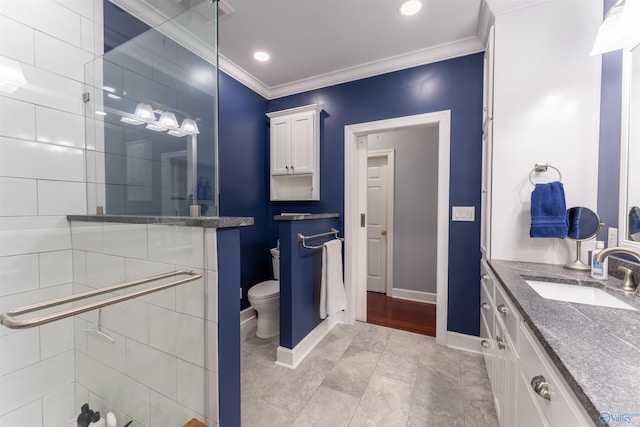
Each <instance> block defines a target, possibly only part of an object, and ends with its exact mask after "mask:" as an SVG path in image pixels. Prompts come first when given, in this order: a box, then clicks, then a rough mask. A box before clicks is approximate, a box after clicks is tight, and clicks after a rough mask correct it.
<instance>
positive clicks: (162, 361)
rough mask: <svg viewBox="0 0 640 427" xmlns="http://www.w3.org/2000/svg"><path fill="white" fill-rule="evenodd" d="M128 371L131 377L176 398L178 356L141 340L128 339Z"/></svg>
mask: <svg viewBox="0 0 640 427" xmlns="http://www.w3.org/2000/svg"><path fill="white" fill-rule="evenodd" d="M126 346H127V371H126V374H127V375H129V376H130V377H131V378H133V379H135V380H137V381H139V382H141V383H142V384H144V385H146V386H147V387H149V388H150V389H152V390H156V391H157V392H159V393H162V394H164V395H165V396H168V397H170V398H171V399H173V400H175V399H176V377H177V368H176V363H177V362H176V360H177V359H176V358H175V357H172V356H170V355H168V354H166V353H163V352H161V351H159V350H156V349H155V348H152V347H149V346H147V345H144V344H140V343H139V342H136V341H133V340H130V339H128V340H127V344H126Z"/></svg>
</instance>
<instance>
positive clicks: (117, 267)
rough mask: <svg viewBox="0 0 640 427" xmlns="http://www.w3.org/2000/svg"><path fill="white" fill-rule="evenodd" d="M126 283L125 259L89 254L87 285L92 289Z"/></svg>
mask: <svg viewBox="0 0 640 427" xmlns="http://www.w3.org/2000/svg"><path fill="white" fill-rule="evenodd" d="M123 282H124V258H122V257H118V256H113V255H105V254H100V253H94V252H87V283H86V285H87V286H89V287H91V288H101V287H104V286H107V285H117V284H119V283H123Z"/></svg>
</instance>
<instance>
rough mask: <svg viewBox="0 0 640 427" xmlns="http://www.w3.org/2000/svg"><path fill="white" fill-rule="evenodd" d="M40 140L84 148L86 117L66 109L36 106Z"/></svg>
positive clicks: (37, 128)
mask: <svg viewBox="0 0 640 427" xmlns="http://www.w3.org/2000/svg"><path fill="white" fill-rule="evenodd" d="M36 133H37V141H38V142H46V143H50V144H56V145H64V146H67V147H75V148H84V146H85V144H84V141H85V135H84V117H83V116H81V115H78V114H73V113H68V112H66V111H61V110H55V109H53V108H46V107H40V106H36Z"/></svg>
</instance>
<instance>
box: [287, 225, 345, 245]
mask: <svg viewBox="0 0 640 427" xmlns="http://www.w3.org/2000/svg"><path fill="white" fill-rule="evenodd" d="M339 232H340V231H338V230H336V229H335V228H332V229H331V231H328V232H326V233H320V234H313V235H311V236H305V235H303V234H302V233H298V234H297V236H298V242H302V246H303V247H305V248H307V249H320V248H321V247H322V245H319V246H312V245H307V239H316V238H318V237H324V236H331V235H332V234H334V235H335V236H336V239H338V240H340V241H341V242H344V238H342V237H338V233H339Z"/></svg>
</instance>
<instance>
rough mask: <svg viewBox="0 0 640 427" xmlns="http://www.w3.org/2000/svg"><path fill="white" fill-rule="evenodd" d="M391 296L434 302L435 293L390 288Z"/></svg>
mask: <svg viewBox="0 0 640 427" xmlns="http://www.w3.org/2000/svg"><path fill="white" fill-rule="evenodd" d="M391 296H392V297H393V298H400V299H406V300H410V301H419V302H426V303H429V304H435V303H436V294H434V293H431V292H421V291H411V290H409V289H398V288H392V289H391Z"/></svg>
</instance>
